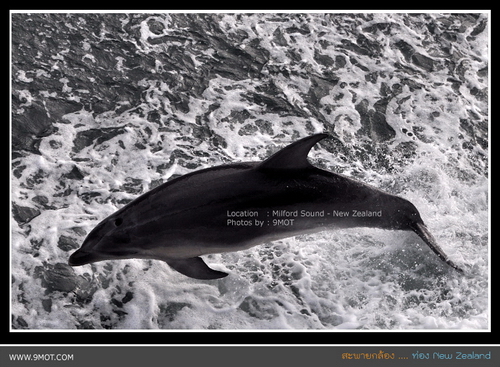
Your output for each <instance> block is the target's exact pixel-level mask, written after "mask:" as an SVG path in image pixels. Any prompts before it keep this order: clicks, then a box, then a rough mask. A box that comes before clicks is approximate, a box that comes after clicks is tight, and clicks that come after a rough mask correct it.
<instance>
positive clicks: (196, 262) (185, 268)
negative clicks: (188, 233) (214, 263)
mask: <svg viewBox="0 0 500 367" xmlns="http://www.w3.org/2000/svg"><path fill="white" fill-rule="evenodd" d="M166 262H167V264H168V265H170V266H171V267H172V268H174V269H175V270H177V271H178V272H179V273H181V274H184V275H187V276H188V277H191V278H195V279H219V278H224V277H225V276H227V273H224V272H222V271H217V270H214V269H210V268H209V267H208V266H207V264H205V262H204V261H203V259H202V258H201V257H191V258H189V259H168V260H166Z"/></svg>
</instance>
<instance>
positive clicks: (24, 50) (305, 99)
mask: <svg viewBox="0 0 500 367" xmlns="http://www.w3.org/2000/svg"><path fill="white" fill-rule="evenodd" d="M488 22H489V18H488V14H480V13H477V14H465V13H464V14H438V13H431V14H385V13H377V14H271V13H266V14H125V13H123V14H85V13H75V14H40V13H35V14H12V123H11V127H12V129H11V131H12V176H11V178H12V180H11V187H12V191H11V202H12V217H13V220H12V225H11V232H12V244H11V246H12V250H11V251H12V252H11V253H12V326H13V328H24V329H74V328H95V329H101V328H120V329H123V328H125V329H136V328H160V329H202V330H203V329H335V328H337V329H346V328H347V329H362V330H373V329H486V328H488V324H489V310H488V296H489V293H488V286H489V278H488V274H489V271H488V266H489V260H488V248H489V246H488V245H489V236H488V228H489V226H488V221H489V215H488V203H489V199H488V187H489V181H488V170H489V167H488V156H489V146H488V141H489V139H488V127H489V117H488V111H489V106H488V102H489V99H488V77H489V75H488V70H489V69H488V65H489V36H488ZM318 132H328V133H330V134H331V135H332V136H333V137H334V138H333V139H331V140H329V141H324V142H321V143H320V144H319V145H318V148H317V149H313V151H311V153H310V156H309V157H310V160H311V162H313V163H314V164H315V165H317V166H318V167H321V168H324V169H328V170H331V171H334V172H339V173H343V174H346V175H348V176H351V177H354V178H357V179H359V180H361V181H363V182H366V183H369V184H372V185H374V186H376V187H379V188H381V189H384V190H386V191H388V192H390V193H392V194H396V195H400V196H402V197H405V198H406V199H408V200H410V201H412V202H413V203H414V204H415V205H416V206H417V208H419V211H420V213H421V214H422V216H423V218H424V221H425V222H426V223H427V224H428V226H429V227H430V230H431V231H432V232H433V234H434V236H435V237H436V239H437V240H438V242H439V243H440V245H441V247H442V248H443V249H444V251H445V252H446V253H447V254H449V256H450V258H451V259H452V260H453V261H454V262H456V263H457V264H459V265H460V266H462V267H463V268H464V270H465V274H464V275H461V274H458V273H456V272H453V271H450V269H449V268H447V267H446V266H445V265H444V264H442V263H441V262H440V261H439V260H438V259H437V258H436V257H435V255H434V254H433V253H431V252H430V251H429V250H428V248H427V247H426V246H425V245H424V244H422V243H420V242H419V241H418V239H417V238H415V237H414V236H413V235H412V234H410V233H405V232H390V231H382V230H379V231H377V230H371V229H370V230H368V229H357V230H345V231H332V232H323V233H319V234H317V235H307V236H299V237H295V238H291V239H286V240H281V241H276V242H273V243H267V244H263V245H262V246H258V247H255V248H253V249H250V250H247V251H244V252H238V253H229V254H223V255H211V256H208V257H206V260H207V262H208V263H210V264H218V265H219V266H221V267H222V268H224V269H225V270H227V271H229V272H230V276H228V277H227V278H224V279H222V280H217V281H197V280H194V279H190V278H186V277H184V276H182V275H180V274H178V273H176V272H174V271H173V270H171V269H170V268H169V267H168V265H166V264H164V263H162V262H159V261H144V260H127V261H115V262H103V263H96V264H94V265H87V266H84V267H79V268H74V269H73V268H71V267H69V266H68V265H67V260H68V257H69V255H70V254H71V253H72V252H73V251H74V250H75V249H76V248H78V247H79V246H80V244H81V243H82V241H83V239H84V238H85V235H86V234H87V233H88V232H89V231H90V230H91V229H92V228H93V227H94V226H95V225H96V224H97V223H98V222H99V221H100V220H101V219H103V218H104V217H106V216H107V215H109V214H111V213H112V212H114V211H115V210H117V209H118V208H120V207H122V206H123V205H124V204H126V203H127V202H129V201H130V200H132V199H133V198H135V197H137V195H139V194H141V193H144V192H146V191H148V190H149V189H151V188H153V187H156V186H158V185H159V184H161V183H163V182H165V181H167V180H168V179H170V178H173V177H177V176H178V175H182V174H185V173H188V172H192V171H193V170H196V169H200V168H205V167H209V166H213V165H218V164H223V163H229V162H235V161H248V160H261V159H264V158H266V157H268V156H269V155H270V154H271V153H273V152H275V151H276V150H278V149H279V148H280V147H283V146H284V145H286V144H288V143H290V142H292V141H294V140H297V139H299V138H300V137H305V136H307V135H310V134H313V133H318Z"/></svg>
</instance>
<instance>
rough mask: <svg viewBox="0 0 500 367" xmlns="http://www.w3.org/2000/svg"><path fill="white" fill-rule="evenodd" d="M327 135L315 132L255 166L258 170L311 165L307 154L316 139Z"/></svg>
mask: <svg viewBox="0 0 500 367" xmlns="http://www.w3.org/2000/svg"><path fill="white" fill-rule="evenodd" d="M327 137H329V135H328V134H316V135H311V136H309V137H307V138H304V139H301V140H299V141H296V142H295V143H292V144H290V145H288V146H287V147H285V148H283V149H281V150H280V151H278V152H277V153H275V154H273V155H272V156H271V157H269V158H267V159H266V160H265V161H263V162H262V163H261V164H259V165H258V166H257V167H256V168H257V169H258V170H283V169H303V168H308V167H311V164H310V163H309V162H308V161H307V154H309V151H310V150H311V148H312V147H313V146H314V145H315V144H316V143H317V142H318V141H320V140H322V139H325V138H327Z"/></svg>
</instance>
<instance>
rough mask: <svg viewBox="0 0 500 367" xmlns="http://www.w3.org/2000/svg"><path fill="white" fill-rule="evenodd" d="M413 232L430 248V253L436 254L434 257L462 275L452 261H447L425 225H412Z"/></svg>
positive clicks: (460, 270)
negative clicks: (436, 256)
mask: <svg viewBox="0 0 500 367" xmlns="http://www.w3.org/2000/svg"><path fill="white" fill-rule="evenodd" d="M411 227H412V229H413V231H414V232H415V233H416V234H418V235H419V237H420V238H421V239H423V240H424V242H425V243H426V244H427V245H428V246H429V247H430V248H431V250H432V251H434V252H435V253H436V255H438V256H439V258H440V259H441V260H443V261H444V262H445V263H447V264H448V265H450V266H451V267H452V268H454V269H455V270H457V271H459V272H460V273H463V272H464V271H463V270H462V269H461V268H460V267H459V266H458V265H456V264H455V263H454V262H453V261H451V260H450V259H448V256H446V254H445V253H444V251H443V250H442V249H441V247H439V245H438V244H437V242H436V240H435V239H434V237H433V236H432V234H431V232H429V230H428V229H427V227H426V226H425V224H423V223H414V224H413V225H412V226H411Z"/></svg>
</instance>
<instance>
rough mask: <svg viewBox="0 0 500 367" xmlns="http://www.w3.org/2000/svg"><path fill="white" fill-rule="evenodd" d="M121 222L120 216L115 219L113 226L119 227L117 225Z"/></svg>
mask: <svg viewBox="0 0 500 367" xmlns="http://www.w3.org/2000/svg"><path fill="white" fill-rule="evenodd" d="M122 223H123V219H122V218H117V219H115V226H117V227H119V226H121V224H122Z"/></svg>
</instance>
